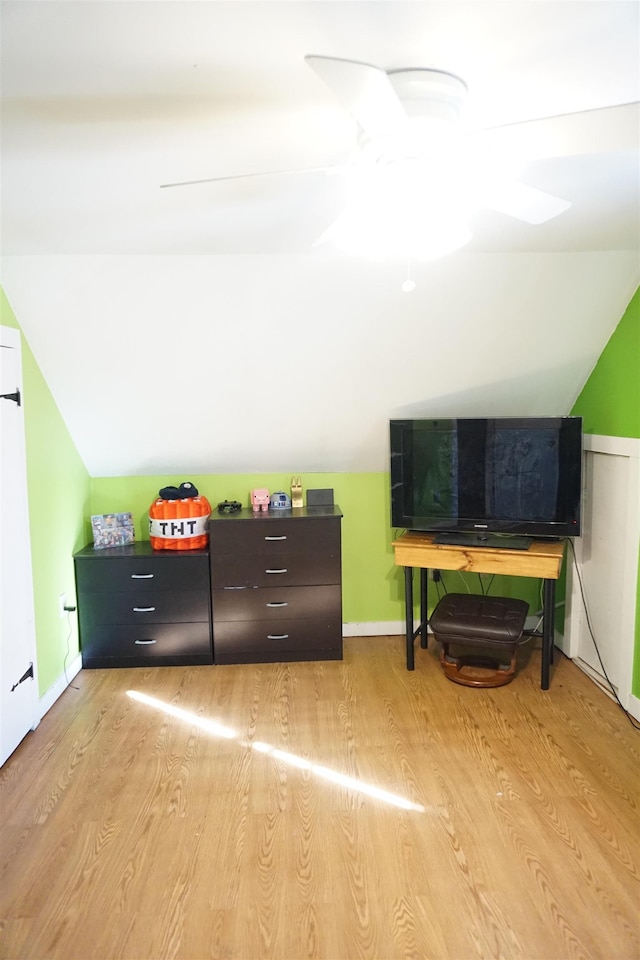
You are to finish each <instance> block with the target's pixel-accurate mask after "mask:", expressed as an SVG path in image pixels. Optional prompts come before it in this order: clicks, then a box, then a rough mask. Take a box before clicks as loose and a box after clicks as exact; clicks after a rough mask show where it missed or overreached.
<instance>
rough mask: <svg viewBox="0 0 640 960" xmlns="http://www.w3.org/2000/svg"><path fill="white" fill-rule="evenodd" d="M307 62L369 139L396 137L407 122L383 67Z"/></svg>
mask: <svg viewBox="0 0 640 960" xmlns="http://www.w3.org/2000/svg"><path fill="white" fill-rule="evenodd" d="M304 59H305V61H306V62H307V63H308V64H309V66H310V67H311V69H312V70H313V71H314V73H315V74H317V76H318V77H320V79H321V80H322V81H323V82H324V83H326V85H327V86H328V87H329V88H330V89H331V90H332V91H333V93H334V94H335V96H336V97H337V99H338V101H339V103H341V104H342V106H343V107H345V108H346V109H347V110H348V111H349V113H350V114H351V116H352V117H353V119H354V120H355V121H356V123H357V124H358V125H359V126H360V127H361V129H362V130H363V131H364V132H365V133H366V134H368V135H369V136H370V137H376V136H382V135H385V134H389V133H393V132H394V131H395V130H396V129H397V128H398V127H400V126H402V125H403V124H405V123H406V122H407V114H406V112H405V110H404V108H403V106H402V104H401V102H400V100H399V99H398V96H397V94H396V92H395V90H394V89H393V86H392V84H391V81H390V80H389V77H388V75H387V74H386V73H385V71H384V70H382V69H381V68H380V67H375V66H373V65H372V64H369V63H359V62H357V61H356V60H340V59H338V58H336V57H320V56H314V55H311V54H310V55H308V56H306V57H305V58H304Z"/></svg>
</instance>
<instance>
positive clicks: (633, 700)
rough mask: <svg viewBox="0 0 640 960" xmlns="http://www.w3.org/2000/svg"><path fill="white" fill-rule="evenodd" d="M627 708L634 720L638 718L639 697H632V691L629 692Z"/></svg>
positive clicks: (639, 711) (639, 708)
mask: <svg viewBox="0 0 640 960" xmlns="http://www.w3.org/2000/svg"><path fill="white" fill-rule="evenodd" d="M627 710H628V711H629V713H630V714H631V716H632V717H635V719H636V720H640V699H638V697H634V695H633V694H632V693H630V694H629V700H628V702H627Z"/></svg>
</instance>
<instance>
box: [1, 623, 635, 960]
mask: <svg viewBox="0 0 640 960" xmlns="http://www.w3.org/2000/svg"><path fill="white" fill-rule="evenodd" d="M539 677H540V654H539V652H536V651H533V652H530V651H527V650H526V648H523V651H522V663H521V668H520V672H519V674H518V675H517V677H516V679H515V680H514V681H513V683H512V684H510V685H509V686H506V687H502V688H498V689H494V690H474V689H468V688H463V687H459V686H456V685H455V684H453V683H451V682H450V681H448V680H446V678H445V677H444V676H443V674H442V672H441V669H440V667H439V665H438V662H437V660H436V655H435V651H433V650H429V651H424V650H421V649H419V648H417V649H416V670H415V672H413V673H410V672H407V670H406V669H405V664H404V652H403V640H402V638H400V637H377V638H358V639H347V640H346V641H345V658H344V661H342V662H328V663H292V664H272V665H243V666H223V667H196V668H156V669H153V670H147V669H131V670H112V671H106V670H100V671H83V672H82V673H81V674H80V675H79V676H78V677H77V678H76V679H75V680H74V686H75V687H78V689H74V688H70V689H68V690H67V691H66V692H65V694H64V695H63V696H62V697H61V698H60V700H59V701H58V702H57V703H56V704H55V706H54V707H53V708H52V709H51V710H50V712H49V713H48V714H47V716H46V717H45V718H44V719H43V721H42V723H41V724H40V726H39V728H38V729H37V730H36V731H35V732H34V733H32V734H30V735H29V736H28V737H27V738H26V740H25V741H24V742H23V744H22V745H21V746H20V747H19V748H18V750H17V751H16V753H15V754H14V756H13V757H12V758H11V759H10V760H9V761H8V762H7V764H6V765H5V767H4V768H3V769H2V771H1V773H0V776H1V781H0V782H1V788H2V789H1V793H0V797H1V804H2V811H1V812H2V844H1V851H0V871H1V874H0V876H1V881H0V882H1V894H0V896H1V908H0V916H1V918H2V920H1V923H2V926H1V929H0V943H1V945H0V956H2V957H3V958H11V960H17V958H28V960H42V958H48V960H55V958H61V960H75V958H78V960H89V958H91V960H115V958H131V960H159V958H162V960H165V958H174V957H176V958H185V960H197V958H221V960H222V958H225V960H230V958H233V960H262V958H275V960H302V958H312V957H317V958H325V960H351V958H354V960H355V958H371V960H391V958H411V960H438V958H449V960H472V958H473V960H475V958H482V960H487V958H505V960H512V958H513V960H517V958H526V960H560V958H571V960H579V958H602V960H616V958H619V960H623V958H625V960H638V957H640V931H639V924H638V908H639V904H640V900H639V883H638V881H639V878H640V866H639V846H640V844H639V840H640V832H639V817H638V812H639V803H638V767H639V764H638V760H639V757H640V734H639V733H638V732H636V731H635V730H633V728H632V727H631V725H630V724H629V722H628V720H627V719H626V718H625V717H624V715H623V714H622V712H621V711H620V710H619V708H618V707H617V706H616V705H615V704H614V703H612V702H611V701H610V700H609V699H608V698H607V697H606V696H604V694H602V693H601V692H600V691H599V690H598V689H597V688H596V686H595V685H594V684H592V683H591V681H590V680H589V679H588V678H587V677H585V676H584V674H582V673H581V672H580V671H579V670H578V669H577V668H576V667H574V665H573V664H572V663H570V662H569V661H568V660H566V659H564V658H563V657H562V655H561V654H559V653H558V654H557V663H556V664H555V666H554V668H553V673H552V683H551V689H550V690H549V691H547V692H543V691H541V690H540V688H539ZM130 690H132V691H138V692H142V693H143V694H145V695H146V696H149V697H152V698H155V699H156V700H157V701H160V702H161V703H160V704H154V703H144V702H140V701H139V700H136V699H133V698H132V697H130V696H129V695H128V694H127V691H130ZM162 704H165V705H168V706H169V707H171V708H172V709H173V710H174V712H173V713H167V712H166V711H165V710H164V709H163V708H162ZM207 721H208V722H209V724H208V723H207ZM220 725H221V726H220ZM370 787H371V788H377V789H378V790H379V791H382V793H381V795H375V792H373V793H372V792H369V788H370ZM397 804H400V805H397ZM402 804H406V805H405V806H402Z"/></svg>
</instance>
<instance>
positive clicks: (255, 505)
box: [251, 489, 269, 513]
mask: <svg viewBox="0 0 640 960" xmlns="http://www.w3.org/2000/svg"><path fill="white" fill-rule="evenodd" d="M251 507H252V509H253V512H254V513H260V511H262V513H267V512H268V510H269V491H268V490H264V489H260V490H252V491H251Z"/></svg>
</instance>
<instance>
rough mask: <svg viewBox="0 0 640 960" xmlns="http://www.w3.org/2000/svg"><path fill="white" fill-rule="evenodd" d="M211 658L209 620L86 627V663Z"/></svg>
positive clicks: (91, 665)
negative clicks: (139, 625)
mask: <svg viewBox="0 0 640 960" xmlns="http://www.w3.org/2000/svg"><path fill="white" fill-rule="evenodd" d="M212 662H213V656H212V652H211V633H210V628H209V623H208V622H205V623H180V624H177V623H158V624H150V625H148V626H147V627H135V626H128V625H116V626H99V627H95V628H93V629H91V630H89V631H83V636H82V665H83V667H88V668H95V667H112V666H143V665H144V664H149V665H153V666H161V665H165V666H172V665H174V664H183V663H203V664H204V663H212Z"/></svg>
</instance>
